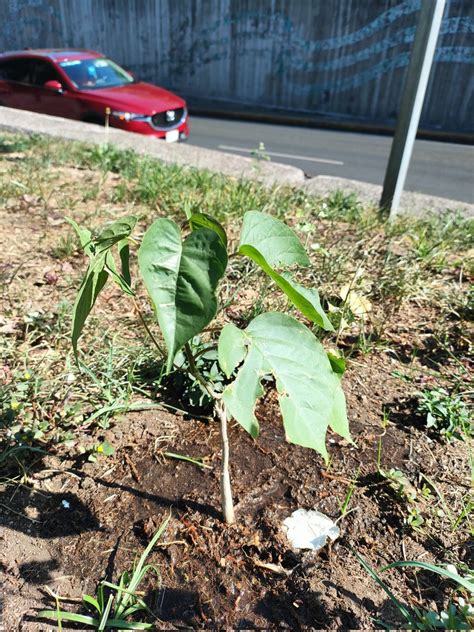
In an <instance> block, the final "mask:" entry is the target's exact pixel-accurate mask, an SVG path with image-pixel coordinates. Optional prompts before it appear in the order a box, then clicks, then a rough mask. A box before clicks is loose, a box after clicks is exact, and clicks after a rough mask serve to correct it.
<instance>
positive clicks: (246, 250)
mask: <svg viewBox="0 0 474 632" xmlns="http://www.w3.org/2000/svg"><path fill="white" fill-rule="evenodd" d="M239 252H240V254H242V255H246V256H247V257H250V259H252V261H254V262H255V263H256V264H257V265H258V266H260V268H262V270H263V271H264V272H266V273H267V274H268V276H269V277H270V278H271V279H273V281H275V283H276V284H277V285H278V287H279V288H280V289H281V290H283V292H284V293H285V294H286V295H287V297H288V298H289V299H290V301H291V302H292V303H293V305H294V306H295V307H296V308H297V309H299V310H300V312H301V313H302V314H303V315H304V316H306V318H308V319H309V320H311V321H312V322H313V323H316V324H317V325H319V326H320V327H322V328H323V329H325V330H326V331H334V328H333V326H332V324H331V321H330V320H329V318H328V317H327V316H326V314H325V312H324V310H323V308H322V306H321V301H320V300H319V294H318V292H317V290H315V289H307V288H305V287H303V286H302V285H299V284H298V283H296V282H295V281H293V279H292V278H291V277H290V276H289V275H288V274H284V275H282V274H280V273H279V272H277V271H276V270H274V269H273V268H272V267H271V266H270V265H269V264H268V261H267V260H266V259H265V257H264V256H263V255H262V254H261V252H259V251H258V250H257V249H256V248H254V246H249V245H243V246H240V248H239Z"/></svg>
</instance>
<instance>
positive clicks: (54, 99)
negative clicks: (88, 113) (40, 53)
mask: <svg viewBox="0 0 474 632" xmlns="http://www.w3.org/2000/svg"><path fill="white" fill-rule="evenodd" d="M48 81H57V82H59V83H60V84H61V86H62V90H60V91H59V90H52V89H51V88H47V87H45V84H46V83H47V82H48ZM30 82H31V85H32V87H33V88H34V90H35V102H34V110H35V111H36V112H41V113H42V114H50V115H52V116H62V117H65V118H77V114H78V112H77V110H78V108H79V105H78V103H77V102H76V99H75V97H74V95H72V94H70V92H69V91H68V86H67V85H66V82H65V81H64V79H63V78H62V77H61V76H60V74H59V73H58V71H57V70H56V68H55V67H54V65H53V64H52V63H51V62H49V61H47V60H45V59H32V60H31V66H30Z"/></svg>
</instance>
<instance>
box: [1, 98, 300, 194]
mask: <svg viewBox="0 0 474 632" xmlns="http://www.w3.org/2000/svg"><path fill="white" fill-rule="evenodd" d="M0 129H3V130H5V131H9V132H21V133H25V134H45V135H47V136H52V137H54V138H62V139H66V140H72V141H79V142H83V143H92V144H96V145H101V144H103V143H107V144H110V145H114V146H116V147H119V148H120V149H130V150H132V151H136V152H137V153H139V154H146V155H148V156H152V157H154V158H157V159H159V160H162V161H163V162H166V163H168V164H177V165H183V166H188V167H195V168H196V169H206V170H208V171H212V172H214V173H220V174H222V175H226V176H231V177H235V178H243V179H247V180H256V181H258V182H261V183H262V184H264V185H266V186H275V185H287V186H301V185H302V184H303V183H304V181H305V175H304V172H303V170H302V169H299V168H298V167H293V166H291V165H284V164H280V163H277V162H268V161H264V160H256V159H253V158H246V157H245V156H236V155H235V154H227V153H224V152H222V151H217V150H214V149H204V148H201V147H195V146H193V145H188V144H186V143H167V142H166V141H163V140H158V139H157V138H153V137H150V136H144V135H143V134H133V133H131V132H125V131H122V130H119V129H115V128H110V129H108V130H107V129H106V128H105V127H101V126H100V125H93V124H91V123H82V122H80V121H71V120H69V119H64V118H59V117H56V116H48V115H46V114H37V113H35V112H28V111H26V110H15V109H12V108H5V107H0Z"/></svg>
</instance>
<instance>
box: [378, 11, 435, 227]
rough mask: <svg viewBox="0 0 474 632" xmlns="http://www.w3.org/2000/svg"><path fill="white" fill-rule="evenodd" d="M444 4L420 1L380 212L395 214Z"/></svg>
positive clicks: (409, 158)
mask: <svg viewBox="0 0 474 632" xmlns="http://www.w3.org/2000/svg"><path fill="white" fill-rule="evenodd" d="M445 4H446V0H422V4H421V9H420V14H419V17H418V24H417V27H416V33H415V39H414V42H413V48H412V52H411V57H410V63H409V65H408V71H407V77H406V81H405V86H404V89H403V94H402V100H401V104H400V112H399V114H398V120H397V126H396V129H395V135H394V137H393V141H392V148H391V150H390V157H389V159H388V165H387V171H386V172H385V179H384V183H383V192H382V197H381V199H380V208H382V209H384V210H387V211H389V213H390V219H393V218H394V217H395V215H396V214H397V211H398V207H399V205H400V196H401V194H402V191H403V187H404V186H405V180H406V177H407V172H408V166H409V164H410V160H411V155H412V152H413V145H414V142H415V137H416V132H417V129H418V123H419V121H420V115H421V110H422V108H423V102H424V99H425V93H426V87H427V85H428V79H429V77H430V71H431V66H432V63H433V57H434V53H435V49H436V41H437V39H438V35H439V30H440V27H441V20H442V18H443V12H444V7H445Z"/></svg>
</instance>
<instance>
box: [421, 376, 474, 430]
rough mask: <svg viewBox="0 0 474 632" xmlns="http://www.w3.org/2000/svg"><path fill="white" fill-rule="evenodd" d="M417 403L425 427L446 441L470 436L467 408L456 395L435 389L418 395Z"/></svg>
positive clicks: (470, 424) (470, 428)
mask: <svg viewBox="0 0 474 632" xmlns="http://www.w3.org/2000/svg"><path fill="white" fill-rule="evenodd" d="M418 402H419V403H418V411H419V412H420V413H424V414H426V427H427V428H433V429H434V430H436V431H437V432H439V434H441V435H442V436H444V437H446V439H447V440H448V441H450V440H451V439H461V440H463V439H464V437H470V436H471V435H472V422H471V416H470V414H469V410H468V407H467V406H466V404H465V403H464V402H463V400H462V399H461V398H460V397H459V396H458V395H450V394H449V393H448V392H447V391H446V390H445V389H444V388H436V389H433V390H427V391H422V392H421V393H419V395H418Z"/></svg>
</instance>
